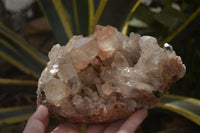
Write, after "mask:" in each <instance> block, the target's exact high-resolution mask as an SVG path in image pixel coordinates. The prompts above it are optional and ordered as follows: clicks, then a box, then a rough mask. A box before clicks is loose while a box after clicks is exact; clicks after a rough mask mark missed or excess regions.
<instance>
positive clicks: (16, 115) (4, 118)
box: [0, 106, 35, 124]
mask: <svg viewBox="0 0 200 133" xmlns="http://www.w3.org/2000/svg"><path fill="white" fill-rule="evenodd" d="M34 111H35V108H34V107H32V106H18V107H8V108H0V124H14V123H18V122H23V121H26V120H27V119H28V118H29V117H30V116H31V114H32V113H33V112H34Z"/></svg>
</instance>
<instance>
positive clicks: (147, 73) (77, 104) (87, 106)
mask: <svg viewBox="0 0 200 133" xmlns="http://www.w3.org/2000/svg"><path fill="white" fill-rule="evenodd" d="M49 58H50V61H49V62H48V65H47V67H46V68H45V70H44V71H43V72H42V75H41V77H40V80H39V85H38V95H39V97H40V95H42V92H44V93H45V96H43V95H42V97H43V99H45V100H46V101H47V102H48V103H49V104H48V105H52V106H56V107H60V110H56V111H54V112H56V113H57V115H60V116H62V117H65V118H68V117H69V116H76V115H77V116H79V117H84V116H87V120H88V121H89V120H90V119H92V118H94V120H93V121H95V122H100V121H106V120H108V119H113V120H114V119H118V117H120V118H122V116H125V115H121V114H117V113H110V111H111V110H115V111H116V112H120V111H121V110H124V112H126V111H129V112H133V111H135V110H136V109H137V108H141V107H145V108H146V107H148V108H151V107H152V106H153V105H155V104H156V103H157V102H158V101H159V99H160V97H161V96H162V94H163V93H164V92H165V91H166V90H167V89H168V88H169V85H170V84H171V83H172V82H174V81H176V80H178V79H180V78H182V77H183V75H184V73H185V66H184V65H183V64H182V61H181V58H180V57H178V56H176V54H175V52H174V51H173V48H172V46H170V45H169V44H165V46H164V49H163V48H161V47H159V45H158V44H157V41H156V39H155V38H153V37H150V36H142V37H141V36H140V35H138V34H134V33H131V34H130V36H129V37H128V36H126V35H124V34H122V33H120V32H119V31H117V29H115V28H113V27H111V26H106V27H104V26H97V28H96V31H95V33H94V34H93V35H90V36H89V37H82V36H74V37H72V39H71V40H70V41H69V42H68V44H67V45H65V46H60V45H59V44H57V45H55V46H54V47H53V48H52V49H51V51H50V52H49ZM155 92H156V93H155ZM119 105H120V106H119ZM122 105H123V108H121V109H119V110H118V111H117V108H119V107H121V106H122ZM102 112H103V114H102ZM99 113H100V114H101V115H104V117H105V118H104V119H103V118H102V120H101V119H100V118H98V119H97V118H96V117H97V116H98V115H99ZM106 114H107V115H108V114H109V117H108V116H107V115H106ZM88 116H93V117H90V118H88ZM74 119H76V118H74ZM77 119H78V118H77ZM79 120H80V119H79ZM87 120H85V122H88V121H87Z"/></svg>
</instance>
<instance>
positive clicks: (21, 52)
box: [0, 24, 47, 78]
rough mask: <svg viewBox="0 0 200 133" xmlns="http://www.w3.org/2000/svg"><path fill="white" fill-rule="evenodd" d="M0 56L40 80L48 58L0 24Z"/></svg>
mask: <svg viewBox="0 0 200 133" xmlns="http://www.w3.org/2000/svg"><path fill="white" fill-rule="evenodd" d="M0 44H1V45H0V56H1V57H2V58H4V59H5V60H6V61H8V62H9V63H11V64H13V65H14V66H16V67H17V68H19V69H20V70H21V71H22V72H25V73H27V74H31V75H32V76H34V77H35V78H38V77H39V75H40V73H41V71H42V69H43V68H44V65H45V64H46V62H47V57H46V56H44V55H43V54H41V53H40V52H39V51H37V50H36V49H34V48H33V47H31V45H30V44H28V43H27V42H26V41H25V40H23V39H22V38H21V37H19V36H18V35H16V34H15V33H14V32H12V31H10V30H9V29H8V28H7V27H5V26H4V25H3V24H0Z"/></svg>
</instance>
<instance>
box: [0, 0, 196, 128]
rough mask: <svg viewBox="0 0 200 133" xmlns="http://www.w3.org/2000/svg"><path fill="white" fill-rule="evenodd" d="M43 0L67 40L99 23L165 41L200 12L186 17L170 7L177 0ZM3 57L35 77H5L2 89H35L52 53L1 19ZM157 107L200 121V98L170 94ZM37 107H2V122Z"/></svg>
mask: <svg viewBox="0 0 200 133" xmlns="http://www.w3.org/2000/svg"><path fill="white" fill-rule="evenodd" d="M171 2H172V1H171ZM37 3H38V5H39V7H40V8H41V10H42V11H43V13H44V15H45V17H46V19H48V21H49V23H50V25H51V27H52V29H53V33H54V36H55V38H56V41H57V42H58V43H60V44H61V45H65V44H66V43H67V41H68V40H69V39H70V38H71V37H72V36H73V35H77V34H83V35H84V36H87V35H89V34H91V33H93V32H94V29H95V26H96V24H101V25H112V26H115V27H116V28H118V29H119V30H120V31H122V32H123V33H124V34H128V33H129V32H132V31H133V30H135V31H136V32H138V33H140V34H149V35H154V36H156V37H157V38H158V40H159V41H160V44H161V45H163V43H165V42H170V41H171V40H172V39H173V38H175V37H176V36H177V35H178V34H179V33H181V32H182V31H183V30H184V29H185V28H186V27H187V26H188V24H190V23H191V22H192V21H193V20H194V19H195V18H196V17H197V16H198V15H199V13H200V7H198V8H197V9H196V11H194V12H193V13H191V14H190V15H189V16H186V15H184V13H183V12H181V11H175V10H174V9H173V8H171V7H169V5H171V4H172V3H169V2H166V3H165V5H164V10H162V11H161V12H159V13H155V12H153V11H150V10H149V8H147V6H144V5H141V4H140V3H141V0H123V1H122V0H118V1H116V0H48V1H46V0H37ZM167 15H168V16H167ZM177 18H178V19H177ZM157 24H158V25H157ZM151 26H152V27H151ZM166 27H167V28H166ZM166 29H170V30H166ZM154 31H156V32H154ZM160 32H162V33H160ZM0 57H1V58H3V59H5V60H6V61H7V62H9V63H10V64H12V65H14V66H15V67H17V68H18V69H19V70H21V71H22V72H24V73H25V74H27V75H31V76H32V78H33V80H19V79H7V78H0V92H1V93H2V92H9V93H13V92H14V93H16V92H26V93H33V94H35V91H36V88H37V80H38V78H39V76H40V73H41V71H42V70H43V68H44V67H45V65H46V63H47V62H48V57H47V55H45V54H43V53H42V52H41V51H40V50H38V49H35V48H34V47H33V46H32V45H30V44H29V43H28V42H27V41H26V40H25V39H24V38H22V37H20V36H18V35H17V34H16V33H14V32H13V31H11V30H10V29H8V28H7V27H6V26H5V25H3V24H2V23H0ZM157 107H159V108H163V109H167V110H170V111H173V112H176V113H178V114H180V115H182V116H184V117H186V118H188V119H190V120H192V121H193V122H195V123H196V124H198V125H200V114H199V112H200V101H198V100H195V99H191V98H187V97H180V96H174V95H166V96H165V97H164V98H163V99H162V100H161V102H160V103H159V104H158V106H157ZM33 111H34V107H33V106H19V107H9V108H0V124H1V123H16V122H20V121H24V120H27V118H28V117H29V116H30V115H31V113H32V112H33Z"/></svg>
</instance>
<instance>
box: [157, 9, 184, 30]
mask: <svg viewBox="0 0 200 133" xmlns="http://www.w3.org/2000/svg"><path fill="white" fill-rule="evenodd" d="M154 18H155V20H156V21H158V22H159V23H161V24H163V25H165V26H167V27H169V28H170V29H173V28H174V27H175V26H176V25H177V24H179V23H180V22H184V21H185V19H186V17H185V16H184V15H183V14H182V12H180V11H177V10H175V9H173V8H172V7H166V8H164V9H163V10H162V11H161V12H160V13H159V14H155V15H154Z"/></svg>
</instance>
